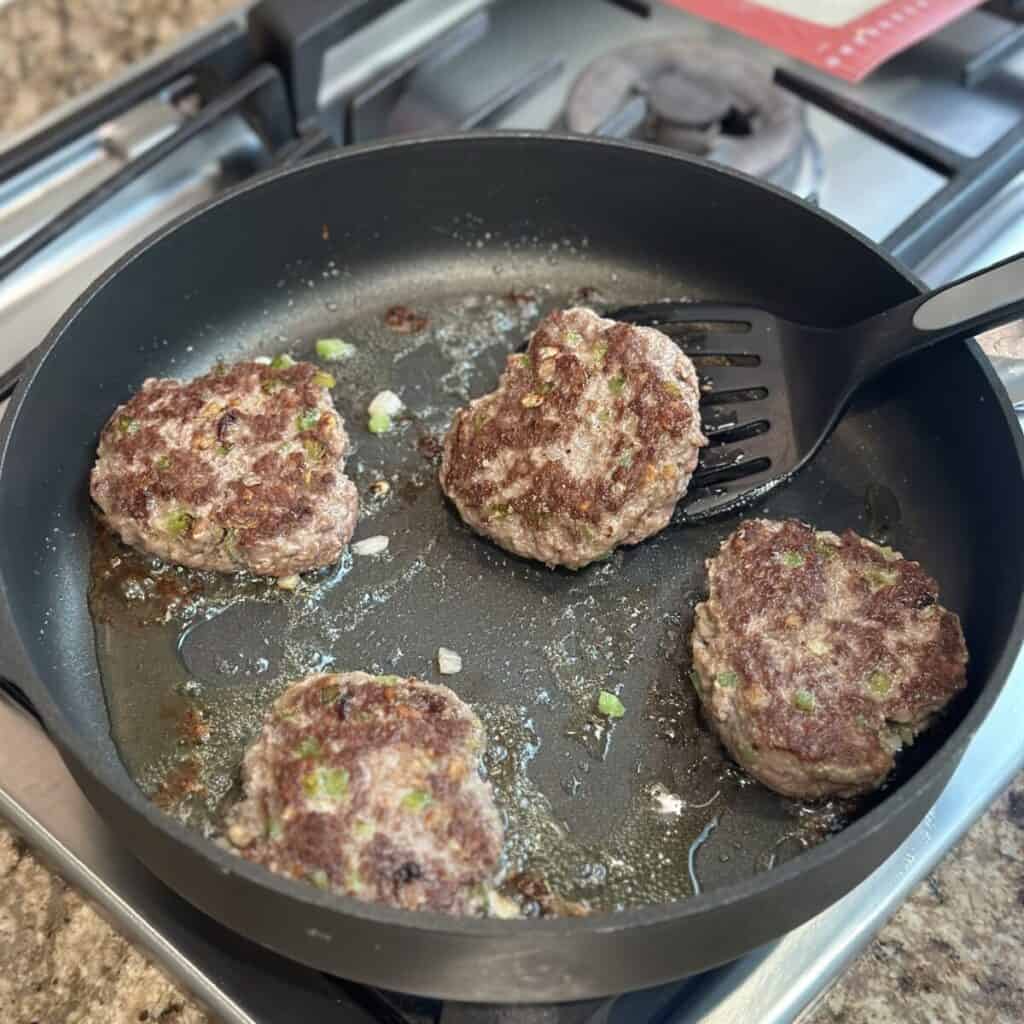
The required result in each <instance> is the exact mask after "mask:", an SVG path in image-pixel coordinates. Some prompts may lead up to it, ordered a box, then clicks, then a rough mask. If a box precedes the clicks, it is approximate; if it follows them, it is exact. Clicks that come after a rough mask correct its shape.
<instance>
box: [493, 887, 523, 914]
mask: <svg viewBox="0 0 1024 1024" xmlns="http://www.w3.org/2000/svg"><path fill="white" fill-rule="evenodd" d="M487 913H488V915H489V916H490V917H497V918H500V919H501V920H504V921H510V920H512V919H514V918H517V917H522V916H523V915H522V912H521V911H520V910H519V906H518V905H517V904H516V902H515V900H510V899H509V898H508V897H507V896H503V895H502V894H501V893H500V892H495V891H494V890H493V889H491V890H490V891H489V892H488V893H487Z"/></svg>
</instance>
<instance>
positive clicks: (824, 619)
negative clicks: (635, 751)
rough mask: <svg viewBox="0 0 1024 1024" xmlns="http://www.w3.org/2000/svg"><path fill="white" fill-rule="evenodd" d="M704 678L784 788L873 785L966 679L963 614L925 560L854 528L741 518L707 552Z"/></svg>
mask: <svg viewBox="0 0 1024 1024" xmlns="http://www.w3.org/2000/svg"><path fill="white" fill-rule="evenodd" d="M708 580H709V588H710V593H709V596H708V599H707V600H706V601H705V602H704V603H702V604H699V605H697V609H696V622H695V627H694V632H693V641H692V642H693V664H694V684H695V685H696V687H697V692H698V694H699V696H700V699H701V702H702V703H703V705H704V709H705V712H706V713H707V717H708V719H709V720H710V722H711V724H712V725H713V726H714V728H715V729H716V730H717V732H718V735H719V736H720V737H721V739H722V741H723V743H724V744H725V746H726V747H727V748H728V750H729V751H730V753H731V754H732V756H733V757H734V758H735V759H736V761H737V762H739V764H740V765H741V766H742V767H743V768H744V769H746V771H748V772H749V773H750V774H751V775H753V776H754V777H755V778H757V779H759V780H760V781H761V782H763V783H764V784H765V785H766V786H769V787H770V788H772V789H774V790H776V791H777V792H779V793H782V794H784V795H786V796H792V797H800V798H818V797H825V796H852V795H854V794H857V793H863V792H867V791H868V790H871V789H875V788H876V787H878V786H880V785H881V784H882V782H884V781H885V778H886V776H887V775H888V774H889V772H890V771H891V770H892V767H893V764H894V755H895V753H896V751H898V750H899V749H900V747H901V746H904V745H906V744H909V743H911V742H913V740H914V737H915V736H916V735H917V733H919V732H920V731H921V730H922V729H924V728H925V726H927V724H928V723H929V721H930V720H931V719H932V717H933V716H934V715H935V714H936V713H937V712H939V711H940V710H941V709H942V708H943V707H944V706H945V705H946V703H948V701H949V700H950V699H951V698H952V697H953V695H954V694H956V693H957V692H958V691H959V690H960V689H962V688H963V686H964V682H965V669H966V665H967V649H966V647H965V645H964V638H963V633H962V632H961V630H960V620H959V619H958V618H957V617H956V615H954V614H953V613H952V612H950V611H947V610H946V609H945V608H943V607H941V606H940V605H939V604H938V603H937V599H938V587H937V585H936V583H935V581H934V580H933V579H932V578H931V577H930V576H928V575H927V573H925V571H924V570H923V569H922V568H921V566H920V565H919V564H918V563H917V562H911V561H908V560H907V559H905V558H903V556H902V555H900V554H899V553H898V552H895V551H892V550H891V549H889V548H886V547H881V546H879V545H877V544H873V543H872V542H871V541H869V540H865V539H864V538H863V537H858V536H857V534H855V533H853V532H852V531H851V530H847V531H846V533H844V534H843V536H842V537H838V536H836V534H834V533H827V532H824V531H815V530H814V529H813V528H812V527H810V526H806V525H804V524H803V523H799V522H796V521H793V520H787V521H785V522H771V521H769V520H765V519H753V520H750V521H748V522H745V523H743V524H742V525H741V526H740V527H739V529H737V530H736V531H735V532H734V533H733V534H732V535H731V536H730V537H729V538H728V539H727V540H726V541H725V542H724V543H723V544H722V547H721V550H720V551H719V552H718V554H717V555H715V557H714V558H711V559H709V561H708Z"/></svg>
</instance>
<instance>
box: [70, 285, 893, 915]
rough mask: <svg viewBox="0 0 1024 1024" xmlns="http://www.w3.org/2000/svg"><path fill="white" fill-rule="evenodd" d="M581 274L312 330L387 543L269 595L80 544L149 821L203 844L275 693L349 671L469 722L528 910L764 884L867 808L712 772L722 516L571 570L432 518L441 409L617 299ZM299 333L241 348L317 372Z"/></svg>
mask: <svg viewBox="0 0 1024 1024" xmlns="http://www.w3.org/2000/svg"><path fill="white" fill-rule="evenodd" d="M594 276H595V278H596V280H595V281H593V282H588V284H592V285H596V287H588V288H587V289H584V290H583V291H582V292H581V291H579V290H556V288H555V286H553V285H544V284H541V283H538V282H535V281H525V280H524V281H515V282H509V281H495V282H493V284H494V287H493V289H492V290H489V291H485V290H483V289H481V290H479V291H474V292H472V293H469V294H463V295H461V296H460V297H458V298H455V299H453V298H452V297H450V296H449V297H446V298H445V300H444V301H443V302H441V301H438V300H437V299H436V298H435V299H434V301H433V302H428V301H425V300H423V301H417V298H418V297H417V296H416V295H415V294H412V295H410V296H409V297H408V299H407V301H406V305H405V307H404V309H403V310H399V311H396V310H395V309H394V308H393V307H388V308H380V309H371V310H362V311H361V312H360V314H359V315H358V316H349V317H344V318H342V317H340V316H339V317H338V318H337V320H336V321H335V322H333V323H332V324H331V327H330V330H329V331H328V332H322V333H321V334H320V335H318V336H319V337H326V336H327V335H328V334H329V335H330V336H331V338H333V339H340V340H343V341H344V342H345V345H344V346H343V348H342V349H341V350H337V349H336V351H335V355H337V354H338V352H344V358H343V359H341V360H339V361H335V362H332V363H330V364H329V368H330V370H331V373H332V375H333V376H334V377H335V378H336V381H337V383H336V386H335V387H334V388H333V389H332V394H333V399H334V402H335V404H336V406H337V408H338V410H339V411H340V412H341V413H342V415H343V416H344V418H345V422H346V426H347V429H348V431H349V434H350V436H351V440H352V448H353V450H352V453H351V455H350V456H349V458H348V462H347V472H348V473H349V475H350V476H351V477H352V479H353V481H354V482H355V484H356V486H357V488H358V490H359V496H360V504H361V512H360V520H359V524H358V526H357V529H356V534H355V539H356V540H357V541H358V540H359V539H361V538H362V539H365V538H370V537H386V538H388V544H387V547H386V548H385V549H383V550H379V548H380V545H379V544H374V545H371V546H370V550H371V551H376V552H377V553H375V554H369V555H360V554H353V553H352V552H351V551H349V552H347V553H346V554H345V555H344V556H343V557H342V559H341V561H340V562H338V563H337V564H336V565H334V566H331V567H329V568H327V569H323V570H319V571H317V572H314V573H310V574H307V575H305V576H304V577H302V579H301V580H300V581H299V583H298V586H297V588H296V589H283V588H282V587H280V586H278V585H277V583H276V581H274V580H266V579H257V578H253V577H247V576H245V575H234V576H225V575H218V574H215V573H204V572H201V571H196V570H188V569H183V568H179V567H175V566H171V565H167V564H164V563H160V562H158V561H155V560H153V559H150V558H147V557H145V556H143V555H140V554H138V553H137V552H134V551H132V550H130V549H128V548H126V547H124V546H123V545H122V544H121V543H120V542H119V541H118V540H117V539H116V538H115V537H113V536H112V535H111V534H110V533H109V532H108V531H106V530H105V529H104V528H102V527H100V526H97V529H96V531H95V539H94V544H93V557H92V585H91V594H90V605H91V609H92V615H93V620H94V624H95V630H96V639H97V649H98V655H99V662H100V667H101V672H102V676H103V681H104V688H105V692H106V697H107V701H108V705H109V708H110V714H111V720H112V722H113V727H114V735H115V739H116V742H117V744H118V747H119V750H120V753H121V756H122V758H123V760H124V762H125V764H126V765H127V767H128V769H129V771H130V772H131V774H132V775H133V776H134V777H135V779H136V780H137V781H138V783H139V785H140V786H141V787H142V788H143V789H144V791H145V792H147V793H148V794H149V795H150V796H151V798H152V799H153V800H155V801H156V802H157V803H158V804H159V805H160V806H162V807H163V808H164V809H165V810H166V811H167V812H168V813H171V814H173V815H175V816H177V817H178V818H180V819H181V820H182V821H184V822H186V823H187V824H189V825H191V826H193V827H194V828H196V829H198V830H201V831H202V832H203V833H205V834H206V835H208V836H209V837H211V839H215V838H217V837H218V835H219V834H220V831H221V828H222V825H223V818H224V813H225V810H226V808H227V807H228V806H229V805H230V804H231V803H233V802H234V801H235V800H237V798H238V769H239V764H240V762H241V758H242V754H243V751H244V750H245V747H246V746H247V744H248V743H249V742H251V740H252V738H253V737H254V736H255V734H256V733H257V731H258V730H259V727H260V723H261V721H262V719H263V716H264V714H265V712H266V709H267V708H268V707H269V706H270V704H271V703H272V702H273V700H274V699H275V698H276V696H277V695H278V694H279V693H280V692H281V691H282V690H283V688H284V687H285V685H286V684H287V682H288V681H289V680H294V679H298V678H301V677H303V676H305V675H308V674H310V673H312V672H316V671H337V672H345V671H355V670H358V671H365V672H371V673H395V674H400V675H405V676H418V677H419V678H423V679H432V680H434V681H436V682H442V681H443V682H445V683H447V684H448V685H450V686H451V687H452V688H453V689H454V690H455V691H456V692H457V694H458V695H459V696H460V697H461V698H462V699H463V700H465V701H467V702H468V703H469V704H470V705H471V706H472V707H473V709H474V710H475V711H476V713H477V714H478V715H479V716H480V718H481V720H482V722H483V724H484V727H485V729H486V732H487V737H488V747H487V752H486V755H485V757H484V764H485V767H486V770H487V774H488V776H489V778H490V779H491V781H492V783H493V785H494V788H495V793H496V798H497V802H498V805H499V808H500V810H501V811H502V813H503V816H504V818H505V821H506V844H505V861H506V863H505V877H506V878H507V879H509V880H510V884H512V882H513V881H515V882H517V883H518V884H519V885H520V887H521V889H522V887H523V885H524V879H525V880H527V882H526V888H527V889H529V890H531V891H534V892H540V893H546V894H549V895H550V894H554V898H547V899H538V900H534V901H530V900H527V901H526V910H527V912H530V913H575V912H580V911H583V912H600V911H610V910H616V909H621V908H624V907H632V906H639V905H644V904H650V903H659V902H666V901H673V900H679V899H683V898H686V897H688V896H690V895H692V894H693V893H694V892H696V891H701V890H711V889H714V888H716V887H718V886H721V885H724V884H727V883H729V882H733V881H736V880H738V879H740V878H743V877H748V876H749V875H751V874H753V873H755V872H758V871H765V870H770V869H771V868H772V867H773V866H775V865H777V864H778V863H781V862H782V861H784V860H786V859H789V858H791V857H792V856H794V855H796V854H798V853H799V852H800V851H801V850H803V849H806V848H807V847H808V846H809V845H813V844H814V843H816V842H819V841H821V840H822V839H824V838H825V837H827V835H829V834H830V833H831V832H833V831H835V830H837V829H839V828H841V827H842V825H843V824H844V822H845V821H847V820H849V818H850V816H853V815H856V814H857V813H859V812H860V811H861V810H862V809H863V808H864V807H866V806H867V805H868V804H869V803H870V800H871V798H868V800H867V801H866V802H863V803H861V804H859V805H854V804H852V803H850V802H845V803H842V804H839V803H834V802H833V803H823V804H818V805H816V806H813V807H812V806H808V805H803V804H800V803H798V802H795V801H790V800H786V799H784V798H782V797H780V796H777V795H775V794H773V793H771V792H769V791H768V790H766V789H765V788H764V787H762V786H760V785H758V784H756V783H753V782H752V781H750V780H749V779H748V778H747V777H746V776H745V775H743V774H742V773H741V772H740V771H739V770H738V769H736V768H735V766H733V765H732V763H731V762H730V761H729V759H728V758H727V757H726V755H725V754H724V753H723V751H722V749H721V747H720V745H719V743H718V741H717V740H716V739H715V738H714V737H713V735H712V734H711V732H710V731H709V730H708V728H707V726H706V725H705V724H704V723H703V721H702V720H701V718H700V712H699V710H698V701H697V699H696V696H695V694H694V693H693V690H692V687H691V684H690V681H689V670H690V655H689V633H690V629H691V625H692V616H693V606H694V604H695V603H696V601H697V600H699V598H700V597H701V596H702V595H703V593H704V585H705V581H704V560H705V558H706V557H708V556H709V555H710V554H711V553H713V552H714V551H715V550H717V548H718V545H719V544H720V542H721V540H722V539H723V538H724V537H725V536H726V535H727V534H728V533H729V532H730V531H731V530H732V529H733V528H734V527H735V525H736V522H737V519H736V518H735V517H730V518H727V519H725V520H723V521H721V522H718V523H713V524H710V525H705V526H701V527H697V528H695V527H688V528H685V529H683V528H674V527H673V526H671V525H670V526H669V527H668V528H667V529H666V530H664V531H663V532H662V533H660V534H659V535H658V536H656V537H654V538H652V539H651V540H648V541H646V542H645V543H643V544H641V545H638V546H636V547H627V548H623V549H619V550H618V551H616V552H615V554H614V555H613V556H612V557H611V558H610V559H609V560H608V561H605V562H602V563H599V564H594V565H591V566H589V567H588V568H586V569H584V570H582V571H580V572H572V571H569V570H565V569H557V570H550V569H547V568H545V567H544V566H543V565H540V564H539V563H534V562H528V561H526V560H523V559H520V558H517V557H515V556H513V555H509V554H507V553H505V552H504V551H502V550H500V549H499V548H497V547H495V546H494V545H493V544H491V543H490V542H488V541H487V540H485V539H483V538H481V537H479V536H477V535H475V534H474V533H472V532H471V531H470V529H469V528H468V527H466V526H465V525H464V524H463V523H462V522H461V521H460V520H459V518H458V515H457V514H456V513H455V512H454V510H453V509H452V508H451V507H450V506H449V505H448V504H447V503H446V501H445V500H444V497H443V495H442V493H441V491H440V488H439V487H438V483H437V470H438V462H439V456H440V440H441V438H443V436H444V433H445V431H446V430H447V428H448V425H449V424H450V422H451V418H452V415H453V413H454V412H455V410H456V409H458V408H459V407H460V406H462V405H464V404H465V403H466V402H467V401H468V400H469V399H470V398H472V397H476V396H478V395H480V394H483V393H485V392H486V391H489V390H491V389H493V387H494V383H495V381H496V380H497V378H498V375H499V373H500V371H501V368H502V367H503V366H504V363H505V359H506V356H507V355H508V353H509V352H511V351H513V350H514V349H515V348H516V347H517V346H519V345H520V344H521V343H522V341H523V340H524V339H525V338H526V337H527V336H528V334H529V332H530V331H531V330H532V328H533V326H534V325H535V324H536V322H537V321H538V320H539V318H540V317H541V315H542V314H543V313H545V312H547V311H548V310H550V309H554V308H559V307H564V306H568V305H572V304H579V303H581V302H584V303H587V304H589V305H591V306H592V307H593V308H594V309H595V310H597V311H598V312H600V311H602V310H603V309H606V308H612V307H614V306H615V305H617V304H622V303H623V302H626V301H628V300H630V299H632V298H635V295H636V292H635V291H631V290H630V286H631V282H630V281H628V280H625V279H623V280H618V278H617V276H616V275H612V276H611V278H610V279H608V280H603V279H602V275H601V274H600V273H595V275H594ZM499 285H500V287H498V286H499ZM316 340H317V337H316V336H308V337H303V338H301V339H293V340H291V341H290V342H289V343H287V344H282V341H281V340H280V339H278V338H276V337H267V338H256V339H254V340H253V350H252V351H251V352H248V353H244V355H245V356H248V357H252V356H257V355H273V354H276V353H278V352H280V351H282V350H283V349H287V351H288V352H289V353H290V354H291V355H292V356H293V357H294V358H296V359H309V360H311V361H313V362H316V361H318V356H317V353H316V350H315V342H316ZM325 351H327V350H326V349H325ZM237 358H242V355H241V354H240V355H239V356H238V357H237ZM320 361H321V362H322V361H323V360H322V359H321V360H320ZM325 365H327V364H325ZM385 389H389V390H392V391H394V392H395V393H397V394H398V395H399V396H400V397H401V400H402V403H403V404H404V410H402V411H401V412H398V413H397V414H396V415H395V416H394V417H392V418H391V422H390V423H389V424H388V425H387V427H388V428H387V429H385V430H371V429H369V427H370V423H369V419H370V413H369V411H368V406H369V404H370V402H371V400H372V399H373V397H374V396H375V395H377V394H378V393H379V392H381V391H382V390H385ZM864 415H871V414H870V412H868V413H865V414H864ZM378 426H379V423H378ZM839 443H840V444H843V443H845V442H844V441H843V438H842V432H841V431H840V435H839ZM829 472H830V469H829V446H826V448H825V450H824V451H823V453H822V454H821V455H820V456H819V458H818V460H817V462H816V463H815V465H814V466H812V467H811V468H810V469H809V470H807V471H806V473H805V474H804V475H803V476H802V477H801V479H800V480H799V481H798V482H797V483H796V484H794V485H792V486H791V487H790V488H787V489H785V491H784V492H783V496H782V497H781V498H776V497H774V496H773V498H772V499H771V501H770V502H768V503H767V505H764V506H760V507H759V509H758V513H759V514H762V515H772V514H776V504H777V505H778V509H777V514H780V515H781V514H794V512H793V509H794V508H799V507H800V501H801V499H800V495H799V493H798V491H799V489H801V488H806V489H807V490H808V491H813V489H814V488H815V487H816V486H820V484H821V480H822V479H824V478H826V477H827V475H828V473H829ZM865 474H870V467H865ZM787 495H788V497H787ZM803 501H804V503H805V504H806V498H804V499H803ZM830 525H831V524H830ZM849 525H856V524H855V523H850V524H849ZM894 539H895V540H896V541H899V540H900V539H901V538H900V537H899V536H897V537H895V538H894ZM441 646H443V647H447V648H450V649H452V650H454V651H457V652H459V654H460V655H461V657H462V663H463V667H462V670H461V672H459V673H458V674H457V675H452V676H444V677H442V676H441V675H440V674H439V673H438V669H437V663H436V652H437V649H438V647H441ZM601 691H607V692H610V693H613V694H615V695H616V696H617V697H618V699H619V700H620V701H621V703H622V705H623V707H624V709H625V714H624V715H623V716H622V717H620V718H613V717H610V716H608V715H606V714H602V712H601V709H600V707H599V702H598V699H599V694H600V693H601Z"/></svg>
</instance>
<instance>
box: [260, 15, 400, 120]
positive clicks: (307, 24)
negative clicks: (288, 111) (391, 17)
mask: <svg viewBox="0 0 1024 1024" xmlns="http://www.w3.org/2000/svg"><path fill="white" fill-rule="evenodd" d="M399 2H400V0H262V2H261V3H258V4H257V5H256V6H255V7H253V8H252V10H251V11H250V12H249V38H250V39H251V40H252V42H253V44H254V46H255V48H256V50H257V52H258V53H262V54H265V55H266V56H267V57H268V58H269V59H270V60H271V61H273V62H274V63H275V64H276V65H277V66H278V67H279V68H280V70H281V71H282V73H283V74H284V76H285V81H286V82H287V83H288V88H289V91H290V92H291V100H292V113H293V114H294V117H295V126H296V128H297V129H298V132H299V134H305V132H307V131H310V130H312V129H313V128H315V127H316V120H317V115H318V113H319V105H318V94H319V92H320V79H321V76H322V74H323V66H324V56H325V55H326V53H327V51H328V50H329V49H330V48H331V47H332V46H335V45H336V44H337V43H340V42H341V41H342V40H343V39H344V38H345V37H346V36H350V35H351V34H352V33H353V32H357V31H358V30H359V29H361V28H362V27H363V26H364V25H366V24H368V23H369V22H371V21H373V19H374V18H377V17H379V16H380V15H381V14H384V13H385V12H386V11H388V10H390V9H391V8H392V7H396V6H397V5H398V4H399Z"/></svg>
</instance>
